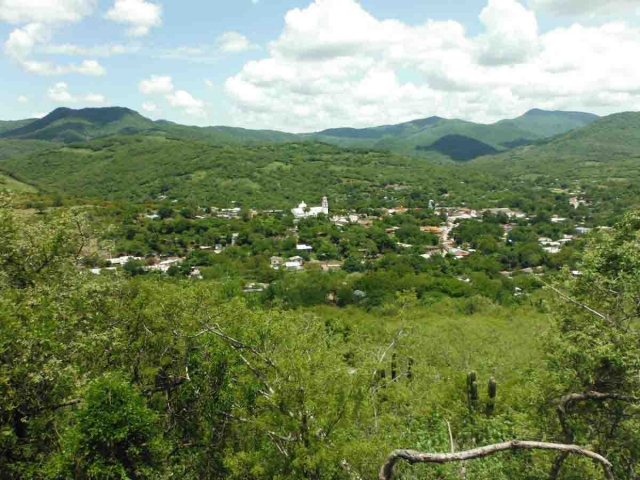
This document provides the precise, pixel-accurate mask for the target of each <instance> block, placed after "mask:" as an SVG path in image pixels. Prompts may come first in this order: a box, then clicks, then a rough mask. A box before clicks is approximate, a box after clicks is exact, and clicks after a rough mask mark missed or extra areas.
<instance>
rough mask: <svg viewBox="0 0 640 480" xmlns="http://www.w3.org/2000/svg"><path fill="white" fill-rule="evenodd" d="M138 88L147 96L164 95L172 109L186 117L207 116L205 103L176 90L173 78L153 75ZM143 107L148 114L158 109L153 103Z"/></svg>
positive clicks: (146, 103)
mask: <svg viewBox="0 0 640 480" xmlns="http://www.w3.org/2000/svg"><path fill="white" fill-rule="evenodd" d="M138 88H139V89H140V92H142V93H143V94H145V95H162V96H163V97H164V99H165V100H166V101H167V102H168V103H169V105H170V106H171V107H173V108H175V109H178V110H180V112H182V113H183V114H185V115H188V116H192V117H199V118H204V117H206V116H207V112H206V108H205V107H206V104H205V102H204V101H202V100H199V99H197V98H195V97H194V96H193V95H191V94H190V93H189V92H187V91H186V90H176V89H175V87H174V85H173V80H172V78H171V77H168V76H159V75H152V76H151V78H149V79H146V80H142V81H140V83H139V84H138ZM145 106H146V107H147V108H145ZM142 107H143V109H144V110H145V111H147V112H153V111H155V110H156V108H157V106H156V104H155V103H153V102H145V103H144V104H143V106H142Z"/></svg>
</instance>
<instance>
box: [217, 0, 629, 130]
mask: <svg viewBox="0 0 640 480" xmlns="http://www.w3.org/2000/svg"><path fill="white" fill-rule="evenodd" d="M480 20H481V22H482V24H483V25H484V31H483V32H482V33H481V34H480V35H478V36H471V35H469V34H468V33H467V32H465V29H464V27H463V26H462V25H461V24H459V23H457V22H454V21H427V22H426V23H423V24H418V25H409V24H405V23H403V22H400V21H397V20H379V19H377V18H375V17H374V16H373V15H371V14H370V13H369V12H367V11H366V10H365V9H364V8H363V7H362V5H361V4H360V3H359V2H357V1H356V0H315V1H314V2H313V3H311V5H309V7H307V8H305V9H293V10H291V11H289V12H288V13H287V14H286V17H285V27H284V30H283V32H282V33H281V35H280V36H279V38H277V39H276V40H275V41H274V42H272V43H271V44H270V45H269V49H268V55H267V56H266V57H265V58H264V59H262V60H259V61H250V62H248V63H246V64H245V65H244V67H243V68H242V70H241V71H240V72H239V73H238V74H236V75H235V76H232V77H230V78H228V79H227V80H226V82H225V89H226V92H227V94H228V95H229V97H230V99H231V100H232V102H233V105H234V107H233V112H232V113H233V116H234V119H235V121H236V123H238V124H242V125H247V126H252V127H258V128H265V127H269V128H280V129H286V130H293V131H309V130H318V129H322V128H327V127H332V126H336V125H353V126H370V125H376V124H384V123H394V122H399V121H407V120H411V119H415V118H422V117H427V116H431V115H439V116H443V117H462V118H469V119H472V120H476V121H481V122H490V121H495V120H498V119H500V118H505V117H510V116H515V115H519V114H522V113H523V112H524V111H526V110H528V109H530V108H533V107H539V108H548V109H576V110H579V109H585V110H593V111H597V112H599V113H608V112H610V111H616V110H620V109H629V108H633V107H634V106H636V107H638V108H640V70H639V69H638V68H636V66H635V65H634V62H632V61H630V59H632V58H635V56H637V52H638V51H640V28H639V27H636V26H633V25H630V24H626V23H622V22H618V23H606V24H603V25H600V26H581V25H579V24H575V25H573V26H571V27H569V28H556V29H553V30H551V31H548V32H545V33H541V32H539V30H538V24H537V20H536V17H535V14H534V12H533V11H531V10H528V9H527V8H525V7H523V6H522V5H521V4H520V3H519V2H518V1H516V0H489V1H488V4H487V7H486V8H485V9H484V10H483V11H482V12H481V13H480Z"/></svg>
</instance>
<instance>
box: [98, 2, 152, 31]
mask: <svg viewBox="0 0 640 480" xmlns="http://www.w3.org/2000/svg"><path fill="white" fill-rule="evenodd" d="M106 16H107V18H108V19H109V20H113V21H114V22H118V23H125V24H129V25H130V27H129V30H128V34H129V35H131V36H133V37H141V36H144V35H147V34H148V33H149V31H150V30H151V28H152V27H159V26H160V25H162V6H161V5H160V4H157V3H151V2H147V1H146V0H116V2H115V4H114V6H113V8H111V9H110V10H109V11H108V12H107V15H106Z"/></svg>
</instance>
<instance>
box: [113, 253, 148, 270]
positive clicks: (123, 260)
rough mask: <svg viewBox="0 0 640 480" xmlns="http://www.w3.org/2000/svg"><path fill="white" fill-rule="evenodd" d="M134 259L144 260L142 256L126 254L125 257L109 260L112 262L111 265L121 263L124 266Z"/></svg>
mask: <svg viewBox="0 0 640 480" xmlns="http://www.w3.org/2000/svg"><path fill="white" fill-rule="evenodd" d="M132 260H142V258H141V257H131V256H127V255H125V256H124V257H118V258H110V259H109V262H111V265H120V266H121V267H124V266H125V265H126V264H127V263H129V262H130V261H132Z"/></svg>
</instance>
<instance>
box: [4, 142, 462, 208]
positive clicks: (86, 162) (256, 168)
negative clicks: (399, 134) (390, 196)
mask: <svg viewBox="0 0 640 480" xmlns="http://www.w3.org/2000/svg"><path fill="white" fill-rule="evenodd" d="M0 169H1V170H4V171H6V172H8V173H11V174H12V175H14V176H15V177H16V178H18V179H24V180H28V181H29V182H30V183H33V184H34V185H36V186H38V187H40V188H42V189H43V190H44V191H48V192H64V193H66V194H69V195H76V196H83V197H99V198H105V199H114V200H135V201H144V200H153V199H155V198H157V197H158V196H160V195H164V194H168V195H170V196H171V197H173V198H180V199H183V200H186V199H193V200H194V201H199V202H209V203H222V204H225V203H229V202H230V201H231V200H236V201H239V202H242V203H243V204H247V205H251V206H256V207H264V208H269V207H271V208H275V207H283V206H286V205H292V204H297V203H298V202H299V201H300V200H303V199H304V198H320V197H322V196H323V195H330V196H331V197H332V198H333V199H335V200H334V201H339V202H341V203H343V202H344V203H349V202H350V203H352V204H353V203H356V202H359V201H367V199H368V198H369V197H370V196H372V195H373V196H375V197H376V198H378V197H379V195H380V194H382V196H384V186H385V185H386V184H394V183H402V182H405V181H408V180H414V181H415V180H418V179H419V180H420V181H423V182H424V186H425V188H426V187H429V188H430V190H433V191H434V192H435V190H437V188H438V187H439V186H441V185H443V184H446V185H448V184H452V183H453V180H452V179H451V178H450V173H451V172H452V170H451V169H448V168H445V167H441V166H438V165H435V164H430V163H426V162H415V161H413V160H411V159H407V158H403V157H400V156H394V155H389V154H388V153H384V152H378V151H360V150H344V149H340V148H337V147H333V146H328V145H322V144H317V143H298V144H285V145H273V146H269V145H264V146H255V147H247V146H234V145H212V144H210V143H208V142H199V141H193V140H178V139H166V138H163V137H148V136H131V137H114V138H109V139H105V140H95V141H93V142H90V143H86V144H74V145H70V146H68V147H63V148H57V149H54V150H48V151H46V152H43V153H39V154H34V155H31V156H28V157H23V158H13V159H9V160H4V161H1V162H0ZM458 184H459V182H458Z"/></svg>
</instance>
